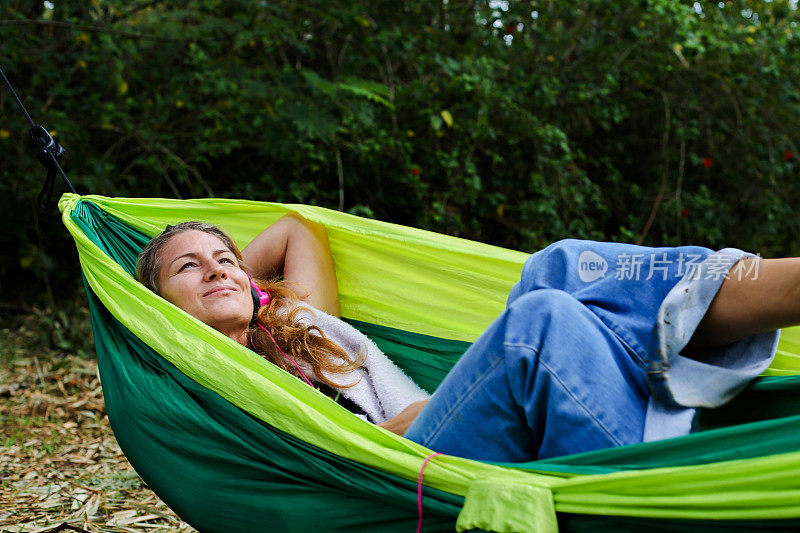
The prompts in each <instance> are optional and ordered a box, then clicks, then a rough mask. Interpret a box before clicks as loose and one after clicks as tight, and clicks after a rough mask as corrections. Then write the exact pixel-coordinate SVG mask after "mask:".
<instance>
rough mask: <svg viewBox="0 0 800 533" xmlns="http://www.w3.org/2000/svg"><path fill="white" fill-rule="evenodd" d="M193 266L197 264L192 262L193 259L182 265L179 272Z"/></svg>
mask: <svg viewBox="0 0 800 533" xmlns="http://www.w3.org/2000/svg"><path fill="white" fill-rule="evenodd" d="M193 266H196V265H195V263H194V262H192V261H189V262H188V263H184V264H183V265H181V267H180V268H179V269H178V272H181V271H183V270H185V269H186V268H188V267H193Z"/></svg>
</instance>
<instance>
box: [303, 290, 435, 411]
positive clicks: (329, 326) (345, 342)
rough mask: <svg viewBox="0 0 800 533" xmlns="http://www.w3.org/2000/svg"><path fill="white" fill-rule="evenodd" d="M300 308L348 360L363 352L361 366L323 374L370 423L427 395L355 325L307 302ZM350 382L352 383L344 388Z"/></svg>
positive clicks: (306, 369)
mask: <svg viewBox="0 0 800 533" xmlns="http://www.w3.org/2000/svg"><path fill="white" fill-rule="evenodd" d="M300 307H305V308H308V309H309V310H310V311H311V313H307V312H302V313H300V314H299V315H298V317H299V318H300V320H301V321H302V322H304V323H305V324H307V325H310V324H313V325H315V326H317V327H318V328H319V329H320V330H321V331H322V332H323V333H325V336H327V337H328V338H329V339H330V340H332V341H333V342H335V343H336V344H338V345H339V346H341V347H342V348H343V349H344V351H345V352H347V353H348V355H349V356H350V358H351V361H355V360H356V359H358V357H359V356H360V355H361V354H363V353H365V352H366V358H365V359H364V363H363V364H362V366H361V367H360V368H357V369H355V370H351V371H350V372H346V373H344V374H331V373H328V372H326V373H325V377H327V378H328V379H329V380H330V381H332V382H333V383H337V384H339V385H342V386H343V388H341V389H339V390H340V391H341V393H342V396H344V397H346V398H349V399H350V400H352V401H353V402H355V403H356V404H357V405H358V406H359V407H361V409H363V410H364V412H365V413H366V414H367V415H368V416H369V418H370V420H371V421H372V422H374V423H376V424H379V423H381V422H383V421H385V420H388V419H390V418H392V417H394V416H397V415H398V414H400V412H401V411H402V410H403V409H405V408H406V407H408V406H409V405H410V404H412V403H413V402H416V401H418V400H425V399H427V398H429V397H430V394H428V393H427V392H425V391H424V390H422V389H421V388H420V387H419V386H418V385H417V384H416V383H414V382H413V381H412V380H411V378H410V377H408V376H407V375H406V374H405V373H404V372H403V371H402V370H400V368H398V367H397V366H396V365H395V364H394V363H393V362H392V361H391V360H390V359H389V358H388V357H387V356H386V355H385V354H384V353H383V352H382V351H381V350H380V349H379V348H378V347H377V346H376V345H375V343H374V342H372V341H371V340H370V339H369V338H368V337H367V336H366V335H364V334H363V333H361V332H360V331H358V330H357V329H356V328H354V327H353V326H351V325H350V324H347V323H346V322H343V321H342V320H340V319H338V318H336V317H334V316H331V315H329V314H327V313H325V312H324V311H320V310H319V309H315V308H313V307H311V306H310V305H308V304H305V303H301V304H300ZM302 368H303V372H305V373H306V375H307V376H308V377H309V378H310V379H312V380H313V379H314V378H315V377H316V375H315V374H314V372H313V371H312V370H311V368H310V367H308V366H306V365H302ZM353 383H355V385H353V386H352V387H347V385H351V384H353Z"/></svg>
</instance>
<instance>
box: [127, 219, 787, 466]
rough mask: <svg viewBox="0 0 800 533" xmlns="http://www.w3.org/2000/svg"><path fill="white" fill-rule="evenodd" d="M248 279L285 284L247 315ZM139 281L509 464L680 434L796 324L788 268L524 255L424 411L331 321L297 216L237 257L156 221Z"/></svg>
mask: <svg viewBox="0 0 800 533" xmlns="http://www.w3.org/2000/svg"><path fill="white" fill-rule="evenodd" d="M245 265H248V266H245ZM612 267H613V270H612ZM246 270H249V273H250V275H252V276H253V277H254V278H256V279H259V280H263V279H268V278H276V277H282V281H280V282H271V283H265V282H263V281H259V282H258V285H259V286H260V289H264V290H265V291H266V292H267V293H268V294H269V297H270V301H269V303H268V304H267V305H264V306H262V307H260V309H259V302H258V297H257V293H258V292H260V290H255V289H254V290H252V291H251V289H250V279H249V277H248V274H247V272H246ZM137 279H139V280H140V281H142V282H143V283H144V284H145V285H147V286H148V287H150V288H151V289H152V290H154V291H155V292H157V293H158V294H160V295H161V296H163V297H164V298H166V299H167V300H169V301H171V302H172V303H174V304H175V305H177V306H178V307H181V308H182V309H184V310H185V311H186V312H188V313H189V314H191V315H193V316H195V317H196V318H198V319H199V320H201V321H203V322H205V323H206V324H208V325H209V326H211V327H213V328H215V329H217V330H218V331H220V332H222V333H223V334H225V335H227V336H229V337H231V338H232V339H234V340H236V341H237V342H240V343H242V344H244V345H247V346H249V347H250V348H252V349H254V350H255V351H256V352H258V353H259V354H261V355H263V356H264V357H265V358H267V359H268V360H269V361H271V362H273V363H274V364H276V365H277V366H279V367H281V368H283V369H284V370H286V371H288V372H290V373H292V374H294V375H295V376H297V377H298V378H300V379H305V380H307V381H309V383H311V384H312V386H319V387H320V388H321V390H322V391H323V392H325V393H327V394H329V395H330V396H332V397H334V398H337V399H338V400H339V401H340V403H343V404H344V405H345V407H347V408H349V409H350V410H352V411H354V412H356V413H357V414H360V415H361V416H362V417H364V418H366V419H368V420H370V421H372V422H374V423H378V424H379V425H381V426H383V427H385V428H386V429H389V430H390V431H394V432H396V433H398V434H401V435H403V434H404V435H405V436H406V437H407V438H410V439H411V440H414V441H417V442H420V443H421V444H424V445H426V446H428V447H430V448H432V449H433V450H435V451H439V452H443V453H448V454H452V455H459V456H463V457H469V458H474V459H481V460H494V461H507V462H518V461H529V460H533V459H537V458H547V457H553V456H558V455H564V454H569V453H576V452H581V451H589V450H594V449H599V448H604V447H609V446H618V445H622V444H631V443H636V442H642V441H650V440H657V439H661V438H667V437H671V436H678V435H684V434H687V433H689V432H690V431H691V429H692V422H693V419H694V415H695V411H696V409H695V408H697V407H715V406H718V405H721V404H722V403H725V402H726V401H728V400H729V399H730V398H732V397H733V396H734V395H735V394H737V393H738V392H739V391H740V390H741V389H742V388H744V387H745V386H746V384H747V383H748V382H749V380H750V379H752V378H753V377H755V376H757V375H759V374H760V373H761V372H762V371H763V370H764V369H765V368H766V367H767V366H768V365H769V362H770V360H771V358H772V356H773V355H774V352H775V349H776V346H777V339H778V332H777V331H776V330H777V329H778V328H780V327H784V326H787V325H790V324H794V323H798V322H800V297H798V296H800V295H798V290H799V287H800V259H774V260H759V259H758V258H756V257H753V256H752V255H749V254H746V253H744V252H742V251H740V250H735V249H725V250H721V251H720V252H716V253H715V252H712V251H711V250H708V249H705V248H699V247H679V248H644V247H639V246H633V245H625V244H614V243H595V242H589V241H574V240H568V241H560V242H558V243H555V244H553V245H551V246H549V247H548V248H546V249H544V250H541V251H539V252H537V253H535V254H533V255H532V256H531V258H530V259H529V260H528V261H527V262H526V265H525V267H524V269H523V273H522V279H521V280H520V282H519V283H518V284H517V285H516V286H515V287H514V288H513V289H512V291H511V294H510V295H509V299H508V305H507V308H506V310H505V311H504V312H503V313H502V314H501V315H500V317H498V318H497V320H495V322H494V323H492V324H491V325H490V326H489V328H488V329H487V330H486V331H485V332H484V333H483V334H482V335H481V337H480V338H479V339H478V340H477V341H476V342H475V343H474V344H473V345H472V346H471V347H470V348H469V350H467V352H466V353H465V354H464V355H463V356H462V357H461V359H460V360H459V361H458V362H457V364H456V365H455V366H454V367H453V369H452V370H451V372H450V373H449V374H448V376H447V377H446V378H445V380H444V381H443V382H442V383H441V385H440V386H439V388H437V390H436V392H435V393H434V394H433V396H432V397H431V398H430V400H428V398H427V394H426V393H424V391H421V390H420V389H419V388H418V387H417V386H416V385H414V384H413V382H411V380H410V379H408V377H406V376H405V375H404V374H403V373H402V372H401V371H400V370H399V369H397V368H396V367H394V365H392V364H391V363H390V362H388V359H386V358H385V356H384V355H383V354H381V353H380V351H379V350H378V349H377V347H375V346H374V344H372V343H371V342H370V341H369V340H368V339H366V337H364V336H363V335H361V334H360V333H358V332H356V331H355V330H353V329H352V328H350V327H349V326H348V325H346V324H344V323H343V322H341V321H340V320H338V319H337V318H335V317H336V316H337V315H338V312H339V305H338V290H337V286H336V275H335V269H334V265H333V260H332V257H331V252H330V247H329V245H328V240H327V235H326V233H325V230H324V228H323V227H322V226H320V225H318V224H315V223H312V222H309V221H307V220H305V219H303V218H302V217H300V216H299V215H294V214H292V215H287V216H286V217H283V218H282V219H280V220H278V221H277V222H276V223H274V224H273V225H271V226H270V227H268V228H267V229H265V230H264V231H263V232H262V233H261V234H259V235H258V236H257V237H256V238H255V239H254V240H253V241H252V242H251V243H250V244H249V245H248V246H247V247H246V248H245V249H244V251H243V253H242V254H239V252H238V250H237V248H236V246H235V245H234V244H233V242H232V241H231V240H230V239H229V238H228V237H227V236H226V235H225V234H224V233H222V232H221V231H220V230H218V229H216V228H214V227H213V226H208V225H203V224H199V223H185V224H183V225H178V226H174V227H170V228H167V230H165V232H164V233H163V234H162V235H160V236H159V237H157V238H156V239H154V240H153V241H152V242H151V243H150V244H149V245H148V247H147V248H146V249H145V250H144V251H143V252H142V255H141V256H140V258H139V261H138V263H137ZM254 292H255V293H256V297H255V303H254V296H253V293H254ZM297 300H300V303H299V304H298V302H297ZM309 307H310V308H311V309H307V308H309Z"/></svg>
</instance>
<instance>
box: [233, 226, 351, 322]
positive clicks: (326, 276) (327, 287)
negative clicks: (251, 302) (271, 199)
mask: <svg viewBox="0 0 800 533" xmlns="http://www.w3.org/2000/svg"><path fill="white" fill-rule="evenodd" d="M242 255H243V256H244V261H245V263H247V266H248V267H249V269H250V274H251V275H252V276H253V277H256V278H262V279H263V278H271V277H274V276H281V277H283V279H284V281H287V282H290V283H292V285H293V287H292V288H293V289H294V290H295V292H296V293H297V295H298V297H300V298H301V299H302V300H304V301H306V302H308V303H309V304H311V305H312V306H314V307H316V308H317V309H320V310H322V311H325V312H326V313H328V314H331V315H334V316H339V288H338V285H337V283H336V269H335V268H334V264H333V256H332V255H331V247H330V243H329V242H328V233H327V232H326V231H325V226H323V225H322V224H318V223H316V222H312V221H310V220H308V219H306V218H304V217H302V216H301V215H299V214H297V213H289V214H287V215H285V216H283V217H281V218H280V219H278V220H277V221H276V222H275V223H274V224H272V225H271V226H269V227H268V228H267V229H265V230H264V231H262V232H261V233H259V234H258V235H257V236H256V238H255V239H253V241H252V242H251V243H250V244H248V245H247V246H246V247H245V249H244V250H243V251H242Z"/></svg>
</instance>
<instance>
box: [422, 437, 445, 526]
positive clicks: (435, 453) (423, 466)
mask: <svg viewBox="0 0 800 533" xmlns="http://www.w3.org/2000/svg"><path fill="white" fill-rule="evenodd" d="M437 455H442V454H441V453H439V452H434V453H432V454H430V455H429V456H428V457H426V458H425V461H424V462H423V463H422V468H420V469H419V479H418V480H417V516H418V519H417V533H419V532H420V530H421V529H422V474H423V473H425V467H426V466H428V461H430V460H431V459H433V458H434V457H436V456H437Z"/></svg>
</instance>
